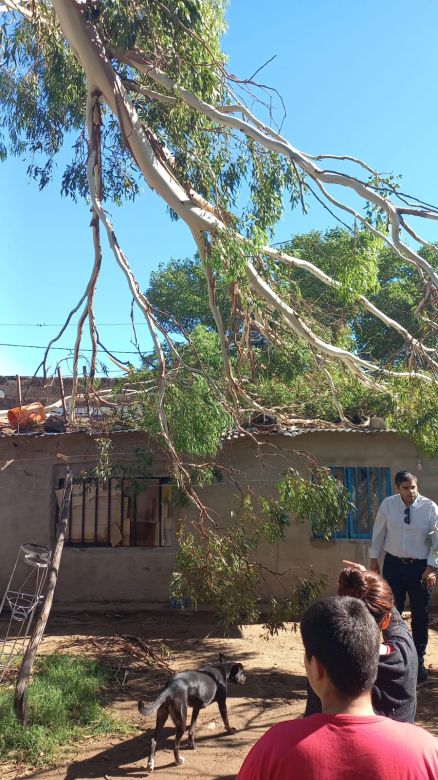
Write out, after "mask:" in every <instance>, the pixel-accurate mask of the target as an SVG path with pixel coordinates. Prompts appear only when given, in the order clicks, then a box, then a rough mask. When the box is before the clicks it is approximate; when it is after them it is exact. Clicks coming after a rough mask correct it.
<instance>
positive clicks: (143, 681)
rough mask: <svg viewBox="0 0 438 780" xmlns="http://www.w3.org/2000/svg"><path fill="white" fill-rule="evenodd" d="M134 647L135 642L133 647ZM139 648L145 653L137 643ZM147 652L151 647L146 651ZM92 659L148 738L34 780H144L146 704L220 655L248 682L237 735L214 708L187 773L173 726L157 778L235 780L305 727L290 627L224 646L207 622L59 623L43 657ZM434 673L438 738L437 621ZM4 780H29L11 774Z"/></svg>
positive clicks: (423, 699)
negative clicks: (110, 675) (274, 733)
mask: <svg viewBox="0 0 438 780" xmlns="http://www.w3.org/2000/svg"><path fill="white" fill-rule="evenodd" d="M126 637H129V638H128V639H126ZM138 638H139V639H140V643H139V642H138ZM142 642H143V646H142ZM144 643H146V644H147V645H148V646H149V647H151V648H152V649H153V651H154V652H155V653H156V654H157V656H158V657H161V651H162V649H163V645H164V646H165V647H166V648H168V650H169V651H170V654H169V655H164V656H163V665H162V668H159V667H158V666H157V665H155V666H151V665H150V660H149V661H148V656H147V654H146V652H145V644H144ZM55 650H56V651H58V652H65V653H72V652H73V653H79V654H81V655H90V656H94V657H99V658H100V659H102V660H104V661H106V662H109V663H111V665H112V666H113V667H114V668H115V669H116V672H117V674H116V677H117V681H118V682H117V683H116V684H115V685H114V686H112V687H111V689H110V690H109V691H108V701H109V706H110V707H111V709H112V710H113V711H114V712H115V713H117V714H118V715H120V716H121V717H123V718H127V719H129V720H130V721H131V722H133V723H135V724H137V725H138V726H139V727H141V729H142V730H143V729H144V731H141V732H138V731H137V733H136V734H135V735H134V736H133V737H132V738H128V739H125V740H120V739H118V740H115V739H111V740H107V741H105V742H100V743H88V744H82V745H81V746H79V747H78V748H77V749H75V751H74V752H73V753H70V754H69V755H68V756H67V755H66V762H65V764H66V765H65V766H64V767H63V768H61V769H54V770H51V771H48V772H37V773H36V774H35V773H34V774H32V775H29V774H28V775H27V776H31V777H34V778H38V780H85V778H103V779H104V780H126V778H128V779H129V778H132V779H133V780H137V778H143V777H146V776H147V775H148V772H147V771H146V769H145V766H146V756H147V752H148V745H149V739H150V736H151V728H152V726H153V723H154V718H153V717H151V719H150V720H149V719H147V720H146V719H145V718H142V717H141V716H140V715H139V714H138V712H137V708H136V702H137V699H138V698H139V696H141V697H143V698H144V699H145V700H146V701H153V699H154V698H155V696H156V695H157V694H158V692H159V691H160V689H161V687H162V685H163V683H164V682H165V681H166V680H167V678H168V676H169V671H167V670H166V668H165V666H166V664H167V665H168V666H169V667H170V668H171V669H172V671H183V670H185V669H193V668H197V667H199V666H202V665H203V664H205V663H209V662H212V661H215V660H216V659H217V657H218V654H219V652H222V653H224V655H226V656H227V657H228V658H229V659H233V660H234V659H235V660H238V661H240V662H241V663H243V665H244V667H245V672H246V673H247V680H246V683H245V685H243V686H230V688H229V689H228V713H229V719H230V723H231V725H232V726H234V727H235V728H236V729H237V732H236V733H235V734H231V735H229V734H226V733H225V732H224V728H223V724H222V720H221V718H220V715H219V712H218V709H217V707H216V705H215V704H213V705H211V706H210V707H209V708H207V709H206V710H204V711H201V713H200V715H199V718H198V725H197V732H196V742H197V748H196V750H195V751H192V750H188V749H187V745H186V741H185V740H184V741H183V742H182V751H181V752H182V755H183V756H184V758H185V764H184V765H183V766H180V767H176V766H175V765H174V763H173V751H172V742H173V736H174V730H173V726H172V725H171V723H170V721H169V722H168V724H167V725H166V727H165V729H164V732H163V736H162V739H161V741H160V743H159V745H158V750H157V754H156V768H155V771H154V773H153V774H154V775H157V776H158V777H160V778H161V777H162V778H163V780H164V778H169V779H170V778H172V779H173V780H175V779H176V778H177V779H178V780H185V779H186V778H203V779H204V780H231V778H234V777H235V776H236V774H237V772H238V770H239V768H240V766H241V764H242V761H243V759H244V757H245V755H246V754H247V752H248V750H249V748H250V747H251V746H252V745H253V744H254V742H255V741H256V740H257V739H258V738H259V737H260V736H261V735H262V734H263V733H264V732H265V731H266V730H267V729H268V728H269V727H270V726H271V725H273V724H274V723H277V722H278V721H280V720H285V719H287V718H297V717H300V716H301V715H302V713H303V710H304V702H305V676H304V667H303V662H302V645H301V640H300V635H299V631H293V628H292V627H289V630H288V631H287V632H282V633H280V634H279V635H278V636H276V637H273V638H272V637H271V638H267V636H266V632H265V631H264V630H263V627H262V626H261V625H256V626H247V627H244V628H243V630H242V632H241V633H239V632H237V631H236V633H235V635H234V636H231V637H227V638H225V637H224V636H223V635H221V632H220V631H218V630H217V626H215V624H214V623H213V622H212V621H211V619H209V618H208V617H206V616H205V615H199V614H198V615H196V614H190V613H189V612H186V613H182V614H181V613H178V612H173V611H171V610H169V612H166V613H159V614H156V613H144V614H141V615H135V616H129V615H116V614H112V615H105V616H102V615H99V616H96V615H91V614H84V615H81V616H80V617H79V616H77V615H76V616H69V617H66V616H63V617H62V618H61V617H53V618H52V619H51V622H50V624H49V629H48V631H47V635H46V637H45V638H44V640H43V645H42V652H53V651H55ZM426 665H427V667H428V668H429V672H430V678H429V681H428V682H427V683H426V685H424V686H423V687H421V688H419V689H418V710H417V723H418V724H419V725H421V726H424V727H425V728H427V729H428V730H429V731H431V732H432V733H434V734H435V735H437V736H438V715H437V709H436V701H437V694H438V616H437V615H435V616H434V617H433V619H432V626H431V630H430V642H429V648H428V654H427V658H426ZM0 775H1V777H2V778H4V780H13V778H16V777H18V776H20V775H21V776H23V774H22V772H19V771H17V769H16V768H15V769H12V768H7V769H4V770H3V772H2V771H1V768H0Z"/></svg>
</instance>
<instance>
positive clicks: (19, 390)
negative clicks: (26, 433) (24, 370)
mask: <svg viewBox="0 0 438 780" xmlns="http://www.w3.org/2000/svg"><path fill="white" fill-rule="evenodd" d="M17 396H18V408H19V409H20V410H21V407H22V405H23V399H22V396H21V378H20V374H17ZM17 433H20V412H18V424H17Z"/></svg>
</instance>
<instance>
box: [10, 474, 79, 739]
mask: <svg viewBox="0 0 438 780" xmlns="http://www.w3.org/2000/svg"><path fill="white" fill-rule="evenodd" d="M71 490H72V474H71V471H70V469H69V467H68V466H67V473H66V475H65V482H64V494H63V497H62V505H61V513H60V518H59V523H58V527H57V535H56V545H55V549H54V551H53V556H52V560H51V563H50V567H49V575H48V584H47V588H46V593H45V596H44V602H43V606H42V609H41V612H40V615H39V617H38V620H37V622H36V624H35V628H34V630H33V632H32V636H31V638H30V641H29V644H28V646H27V648H26V652H25V653H24V656H23V661H22V664H21V667H20V671H19V673H18V677H17V685H16V687H15V699H14V709H15V714H16V716H17V718H18V720H19V721H20V722H21V723H22V724H23V726H25V725H26V697H27V687H28V685H29V679H30V675H31V673H32V667H33V664H34V661H35V656H36V654H37V652H38V647H39V645H40V642H41V639H42V638H43V634H44V629H45V627H46V625H47V620H48V617H49V614H50V610H51V608H52V603H53V596H54V593H55V587H56V583H57V580H58V571H59V564H60V563H61V555H62V549H63V547H64V540H65V533H66V530H67V525H68V518H69V515H70V502H71Z"/></svg>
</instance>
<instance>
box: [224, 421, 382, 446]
mask: <svg viewBox="0 0 438 780" xmlns="http://www.w3.org/2000/svg"><path fill="white" fill-rule="evenodd" d="M391 432H393V431H392V430H391V429H388V428H386V427H385V425H384V421H382V424H378V425H375V424H371V425H369V424H368V425H352V426H349V425H345V423H331V422H328V421H326V420H315V419H314V420H311V419H302V418H297V419H292V420H290V421H287V422H286V423H281V424H274V425H251V426H249V427H247V428H245V429H244V430H242V429H240V430H233V431H230V432H229V433H228V434H227V436H226V437H225V438H226V440H227V441H232V440H234V439H244V438H246V436H247V433H252V434H258V435H261V434H263V435H268V436H269V435H271V436H290V437H292V438H294V437H296V436H302V435H303V434H305V433H362V434H375V433H391Z"/></svg>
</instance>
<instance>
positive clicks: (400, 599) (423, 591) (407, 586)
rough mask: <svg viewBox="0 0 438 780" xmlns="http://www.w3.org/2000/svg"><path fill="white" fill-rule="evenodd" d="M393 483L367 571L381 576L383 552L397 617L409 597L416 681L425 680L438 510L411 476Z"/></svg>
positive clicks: (376, 529)
mask: <svg viewBox="0 0 438 780" xmlns="http://www.w3.org/2000/svg"><path fill="white" fill-rule="evenodd" d="M395 484H396V487H397V491H398V493H396V495H394V496H388V498H385V499H384V500H383V501H382V503H381V504H380V507H379V510H378V512H377V516H376V519H375V522H374V528H373V538H372V542H371V547H370V549H369V553H368V554H369V557H370V559H371V561H370V568H371V569H372V570H373V571H376V572H378V573H380V568H379V561H378V559H379V558H380V557H381V555H382V554H383V553H385V560H384V563H383V576H384V578H385V580H386V581H387V582H388V583H389V584H390V586H391V588H392V592H393V593H394V600H395V605H396V607H397V609H398V611H399V612H400V613H401V612H402V611H403V608H404V605H405V599H406V594H408V595H409V601H410V606H411V617H412V637H413V640H414V644H415V647H416V650H417V653H418V682H425V680H427V671H426V669H425V666H424V654H425V652H426V646H427V639H428V624H429V602H430V594H431V592H432V588H433V587H434V586H435V585H436V581H437V569H438V506H437V505H436V504H435V503H434V502H433V501H431V500H430V498H425V497H424V496H420V495H419V493H418V485H417V477H416V476H415V474H411V473H410V472H409V471H398V472H397V474H396V475H395Z"/></svg>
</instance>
